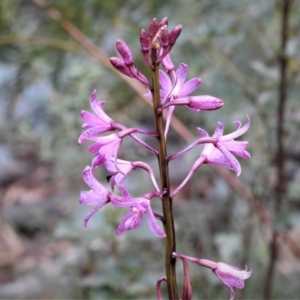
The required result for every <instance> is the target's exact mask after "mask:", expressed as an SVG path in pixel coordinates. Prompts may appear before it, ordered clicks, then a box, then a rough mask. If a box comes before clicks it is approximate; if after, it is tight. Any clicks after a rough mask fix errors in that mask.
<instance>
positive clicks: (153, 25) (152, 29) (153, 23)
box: [149, 18, 161, 38]
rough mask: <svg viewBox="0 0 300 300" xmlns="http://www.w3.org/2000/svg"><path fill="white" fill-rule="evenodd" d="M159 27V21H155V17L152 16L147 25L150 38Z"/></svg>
mask: <svg viewBox="0 0 300 300" xmlns="http://www.w3.org/2000/svg"><path fill="white" fill-rule="evenodd" d="M160 27H161V25H160V24H159V22H157V19H156V18H154V19H152V21H151V22H150V25H149V35H150V37H151V38H153V37H154V36H155V34H156V32H157V30H158V29H159V28H160Z"/></svg>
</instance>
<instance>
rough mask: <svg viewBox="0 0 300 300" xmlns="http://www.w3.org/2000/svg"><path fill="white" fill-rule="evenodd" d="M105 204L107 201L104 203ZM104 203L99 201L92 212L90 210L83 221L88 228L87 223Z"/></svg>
mask: <svg viewBox="0 0 300 300" xmlns="http://www.w3.org/2000/svg"><path fill="white" fill-rule="evenodd" d="M104 204H105V203H104ZM104 204H103V203H99V204H98V205H97V206H96V207H94V208H93V209H92V211H91V212H89V213H88V214H87V216H86V217H85V218H84V221H83V226H84V227H85V228H86V227H87V224H88V222H89V220H90V218H91V217H92V216H93V215H94V214H95V213H96V212H97V211H98V210H99V209H100V208H101V207H102V206H103V205H104Z"/></svg>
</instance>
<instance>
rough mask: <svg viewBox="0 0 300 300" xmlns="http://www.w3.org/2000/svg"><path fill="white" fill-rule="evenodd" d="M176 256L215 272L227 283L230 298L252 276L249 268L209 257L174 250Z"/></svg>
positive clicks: (231, 299)
mask: <svg viewBox="0 0 300 300" xmlns="http://www.w3.org/2000/svg"><path fill="white" fill-rule="evenodd" d="M172 255H173V257H174V258H180V259H181V260H182V261H190V262H193V263H195V264H198V265H200V266H202V267H205V268H209V269H211V270H212V271H213V273H214V274H215V275H216V276H217V277H218V278H219V279H220V280H221V282H222V283H223V284H225V285H226V286H227V287H228V288H229V290H230V300H234V296H235V290H236V289H243V288H244V286H245V280H246V279H248V278H250V276H251V274H252V271H251V270H249V271H248V269H247V267H246V269H245V270H242V269H240V268H237V267H234V266H230V265H228V264H225V263H222V262H214V261H211V260H208V259H203V258H195V257H191V256H187V255H183V254H179V253H176V252H173V254H172Z"/></svg>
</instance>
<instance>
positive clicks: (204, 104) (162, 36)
mask: <svg viewBox="0 0 300 300" xmlns="http://www.w3.org/2000/svg"><path fill="white" fill-rule="evenodd" d="M167 25H168V19H167V18H164V19H163V20H162V21H161V22H159V21H157V20H156V19H153V20H152V21H151V22H150V26H149V29H148V30H147V31H146V30H144V29H143V30H142V31H141V32H140V44H141V52H142V56H143V59H144V61H145V63H146V64H147V65H148V66H149V68H150V69H151V70H152V71H153V70H156V68H157V66H159V65H160V64H161V65H162V67H163V69H164V71H163V70H159V71H158V72H157V77H156V78H157V85H156V89H155V86H154V85H155V82H154V80H153V78H152V81H151V80H148V79H147V77H146V76H145V75H144V74H142V73H141V72H140V71H139V70H138V69H137V68H136V67H135V65H134V59H133V56H132V52H131V50H130V48H129V47H128V45H127V44H126V43H125V42H124V41H122V40H118V41H117V42H116V48H117V50H118V52H119V54H120V56H121V57H112V58H111V59H110V62H111V64H112V66H113V67H114V68H115V69H116V70H118V71H119V72H120V73H122V74H123V75H126V76H129V77H131V78H134V79H136V80H138V81H139V82H140V83H141V84H143V85H144V86H145V88H146V89H147V90H148V92H147V94H146V97H147V98H148V99H149V101H152V102H153V105H154V104H155V105H156V109H157V110H156V113H157V114H161V112H162V111H163V110H166V111H167V118H166V124H165V127H164V129H163V132H162V134H160V132H159V131H158V130H157V131H155V132H152V131H148V130H144V129H139V128H128V127H126V126H125V125H123V124H119V123H117V122H116V121H115V120H113V119H112V118H110V117H109V116H108V115H107V114H106V113H105V111H104V105H105V102H104V101H99V100H98V99H97V95H96V91H94V92H93V93H92V95H91V96H90V106H91V109H92V111H93V113H91V112H88V111H82V112H81V118H82V120H83V122H84V124H83V125H82V128H83V132H82V134H81V135H80V137H79V139H78V143H79V145H81V144H83V143H86V142H88V141H89V142H91V144H90V146H89V147H88V149H87V150H88V151H89V152H90V153H92V154H93V155H94V157H93V159H92V161H91V165H90V166H87V167H86V168H85V169H84V171H83V179H84V180H85V182H86V184H87V185H88V186H89V187H90V189H91V190H89V191H83V192H81V195H80V203H81V204H84V205H90V206H93V209H92V211H91V212H90V213H89V214H88V215H87V216H86V217H85V219H84V226H85V227H86V226H87V223H88V221H89V220H90V218H91V217H92V216H93V215H94V214H95V213H96V212H97V211H98V210H99V209H100V208H101V207H103V206H104V205H112V206H113V207H116V208H119V207H128V209H129V211H128V212H127V213H126V214H125V216H124V217H123V218H122V219H121V221H120V224H119V226H118V228H117V230H116V234H117V235H121V234H124V233H125V232H126V231H128V230H131V229H135V228H137V227H139V226H140V224H141V221H142V217H143V216H144V215H145V216H146V219H147V222H148V225H149V228H150V230H151V231H152V232H153V233H154V234H155V235H156V236H158V237H166V234H165V232H163V231H162V230H161V228H160V226H159V225H158V223H157V220H160V221H162V222H165V216H161V215H159V214H157V213H155V212H153V211H152V208H151V202H152V201H153V200H152V199H153V198H158V199H159V200H160V201H161V202H162V201H164V197H163V195H165V194H166V193H169V194H168V195H169V199H170V200H171V197H173V196H174V195H175V194H177V193H178V192H179V191H180V190H181V189H182V188H183V186H184V185H185V184H186V183H187V181H188V180H189V179H190V178H191V177H192V175H193V174H194V173H195V172H196V171H197V170H198V169H199V167H200V166H201V165H202V164H218V165H221V166H223V167H226V168H228V169H231V170H233V171H234V172H235V173H236V175H237V176H239V175H240V174H241V166H240V164H239V162H238V160H237V159H236V158H235V155H237V156H240V157H242V158H245V159H248V158H250V154H249V153H248V152H247V151H246V149H247V146H248V142H245V141H236V140H235V139H236V138H237V137H239V136H241V135H242V134H244V133H245V132H246V131H247V130H248V128H249V127H250V119H249V118H248V122H247V123H246V124H245V125H244V126H241V123H240V122H238V121H237V122H235V123H236V125H237V127H238V128H237V130H236V131H234V132H233V133H231V134H227V135H224V134H223V125H222V124H221V123H218V124H217V128H216V130H215V132H214V134H213V135H212V136H209V134H208V133H207V132H206V131H205V130H204V129H202V128H198V131H199V133H200V135H201V138H199V139H198V140H196V141H195V142H194V143H192V144H191V145H189V146H188V147H186V148H185V149H183V150H181V151H179V152H178V153H174V154H172V155H170V156H166V157H163V159H164V161H165V162H166V164H167V162H169V161H171V160H174V159H176V158H178V157H179V156H181V155H183V154H186V153H187V152H188V151H189V150H191V149H192V148H194V147H197V146H198V145H200V144H202V145H203V149H202V151H201V153H200V154H199V158H198V159H197V160H196V162H195V163H194V165H193V166H192V168H191V170H190V172H189V173H188V174H187V176H186V178H185V179H184V180H183V182H182V183H181V184H180V185H179V186H178V187H177V188H176V189H175V190H174V191H173V192H172V193H171V192H170V191H166V190H165V189H164V187H162V186H161V187H160V186H159V185H158V184H157V181H156V178H155V176H154V173H153V170H152V169H151V167H150V166H149V165H148V164H146V163H145V162H141V161H126V160H121V159H119V158H118V152H119V149H120V147H121V145H122V142H123V139H124V138H130V139H133V140H134V141H135V142H136V143H137V144H138V145H140V146H141V147H144V148H145V149H147V150H148V151H150V152H151V153H153V154H154V155H156V156H158V157H160V156H161V155H162V152H161V148H160V147H158V149H155V148H153V147H151V146H150V145H148V144H147V143H146V142H144V141H143V140H142V139H141V138H139V137H137V136H136V135H135V134H136V133H141V134H143V135H147V136H150V137H153V138H157V140H158V141H159V140H160V141H161V140H162V138H163V137H162V135H164V139H163V143H165V141H166V139H167V135H168V130H169V126H170V121H171V118H172V115H173V112H174V110H175V108H176V107H178V106H185V107H187V108H189V109H190V110H192V111H193V112H199V111H210V110H216V109H219V108H221V107H222V106H223V104H224V103H223V101H222V100H221V99H219V98H217V97H213V96H210V95H192V96H191V95H190V94H191V93H193V92H194V91H195V90H196V89H197V88H198V87H199V85H200V84H201V79H200V78H199V77H195V78H192V79H190V80H188V81H186V78H187V73H188V66H187V65H186V64H184V63H181V64H179V66H178V67H177V68H175V67H174V64H173V62H172V59H171V56H170V51H171V49H172V48H173V46H174V44H175V42H176V40H177V38H178V36H179V34H180V32H181V30H182V26H181V25H177V26H175V27H174V28H173V29H172V30H171V31H169V30H168V26H167ZM158 85H160V87H159V86H158ZM155 90H156V91H157V93H156V95H155ZM157 97H158V98H157ZM154 99H158V101H157V102H158V104H157V102H155V101H154ZM158 143H159V142H158ZM99 167H103V168H105V169H106V170H107V172H108V174H109V175H108V176H107V179H108V181H109V182H110V185H111V188H110V189H109V188H106V187H105V186H104V185H102V184H101V183H100V182H98V181H97V179H96V178H95V176H94V171H95V169H96V168H99ZM137 168H141V169H143V170H145V171H146V172H147V173H148V174H149V177H150V179H151V182H152V184H153V189H154V191H152V192H148V193H146V194H144V195H142V196H140V197H136V198H133V197H131V196H130V194H129V192H128V190H127V188H126V186H125V185H123V181H124V179H125V178H126V176H127V175H128V174H129V173H131V172H134V170H136V169H137ZM115 188H117V190H118V191H117V192H116V191H115ZM177 258H178V257H177ZM180 258H181V259H183V258H182V257H180ZM184 265H187V264H186V262H184ZM186 268H187V267H186ZM212 270H213V272H214V273H215V274H216V275H217V276H218V278H219V279H220V280H221V281H222V282H223V283H224V284H225V285H226V286H228V287H229V288H230V290H231V298H233V296H234V289H235V288H242V287H243V280H244V279H247V278H248V277H250V275H251V272H247V271H235V273H234V272H233V267H228V266H227V265H225V264H222V263H219V264H218V265H216V266H214V267H213V268H212ZM240 272H246V273H240ZM241 274H242V275H241ZM243 274H244V275H243ZM185 276H188V271H187V269H185ZM239 276H240V277H239ZM186 286H188V288H186V290H185V292H184V294H183V296H184V297H185V298H189V297H190V295H191V284H190V281H187V284H186ZM187 289H188V290H187ZM158 294H159V293H158ZM186 295H189V296H186Z"/></svg>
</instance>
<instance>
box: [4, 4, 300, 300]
mask: <svg viewBox="0 0 300 300" xmlns="http://www.w3.org/2000/svg"><path fill="white" fill-rule="evenodd" d="M299 15H300V5H299V1H297V0H295V1H291V0H282V1H272V0H241V1H234V0H226V1H221V0H219V1H210V0H201V1H199V0H185V1H179V0H172V1H169V0H166V1H159V0H153V1H138V0H127V1H121V0H110V1H99V0H88V1H71V0H52V1H50V0H49V1H46V0H43V1H42V0H32V1H31V0H1V1H0V207H1V219H0V283H1V284H0V298H1V299H155V284H156V280H157V279H158V278H159V277H161V276H163V275H164V261H163V259H164V254H163V252H164V241H163V240H161V239H157V238H156V237H155V236H153V234H152V233H151V231H150V230H149V228H148V226H147V224H143V226H142V227H141V228H139V229H137V230H134V231H131V232H128V233H126V234H125V235H124V236H121V237H116V236H115V235H114V231H115V229H116V228H117V226H118V223H119V221H120V219H121V217H122V216H123V214H124V212H125V211H126V210H125V211H123V210H122V209H114V208H112V207H110V206H107V207H104V208H102V209H101V210H100V211H99V212H98V213H97V214H96V215H95V216H94V217H93V218H92V220H91V221H90V223H89V226H88V230H87V231H85V230H84V228H83V226H82V223H83V219H84V217H85V215H86V214H87V213H88V212H89V211H90V209H91V208H90V207H85V206H81V205H79V203H78V198H79V193H80V191H81V190H88V187H87V186H86V185H85V184H84V182H83V180H82V177H81V174H82V170H83V169H84V167H85V166H86V165H89V164H90V161H91V159H92V156H91V155H90V154H88V153H87V152H86V148H87V147H86V146H85V145H84V146H81V147H79V146H78V145H77V139H78V136H79V135H80V133H81V124H82V121H81V119H80V117H79V115H80V111H81V110H82V109H85V110H90V107H89V96H90V94H91V93H92V91H93V90H94V89H97V92H98V99H100V100H105V101H106V105H105V110H106V112H107V113H108V114H109V116H111V117H112V118H113V119H115V120H116V121H118V122H119V123H123V124H124V125H126V126H128V127H131V126H135V127H142V128H147V129H153V116H152V110H151V108H150V106H149V105H148V104H147V103H146V102H145V101H144V100H143V99H142V97H141V95H143V93H144V92H145V90H144V89H143V88H141V86H139V85H138V84H137V83H136V82H134V81H131V80H128V79H126V78H124V77H122V76H120V75H119V74H117V73H116V72H114V71H113V70H112V69H111V67H110V64H109V61H108V59H109V57H111V56H117V53H116V50H115V41H116V39H123V40H125V41H126V42H127V44H128V45H129V46H130V48H131V50H132V52H133V53H134V55H135V61H136V66H137V67H138V68H139V70H140V71H141V72H143V73H144V74H145V75H146V76H148V78H150V77H149V76H150V72H149V70H148V69H147V68H146V66H145V65H144V63H143V61H142V58H141V54H140V46H139V32H140V30H141V29H142V28H145V29H147V28H148V25H149V21H150V20H151V19H152V18H154V17H156V18H158V19H159V20H160V19H162V18H163V17H164V16H168V18H169V28H170V29H171V28H173V27H174V26H175V25H177V24H182V25H183V31H182V33H181V35H180V37H179V39H178V40H177V43H176V46H175V47H174V48H173V50H172V55H171V56H172V59H173V62H174V64H175V65H176V66H178V65H179V63H181V62H185V63H186V64H188V65H189V73H188V79H191V78H193V77H198V76H200V77H201V78H202V85H201V87H200V89H198V90H197V91H196V92H195V94H202V95H205V94H208V95H213V96H216V97H219V98H221V99H223V100H224V103H225V105H224V106H223V108H222V109H221V110H218V111H213V112H200V113H198V114H193V113H192V112H191V111H190V110H187V109H184V108H182V109H178V110H176V113H175V116H176V118H177V123H175V124H173V127H172V129H171V130H170V135H169V138H168V142H169V145H168V153H170V154H171V153H174V152H176V151H178V150H180V149H182V148H183V147H185V146H187V145H188V144H189V143H190V142H191V141H193V140H195V139H196V138H197V137H198V134H197V130H196V127H202V128H205V129H206V130H207V131H208V132H209V133H210V134H212V133H213V131H214V129H215V126H216V124H217V121H220V122H222V123H223V124H224V126H225V133H230V132H232V131H233V130H235V125H234V124H232V122H233V121H236V120H240V121H241V122H242V123H243V124H244V123H245V122H246V121H247V115H249V117H250V118H251V122H252V125H251V128H250V130H249V131H248V132H247V133H246V134H245V135H244V136H243V137H242V138H241V139H242V140H248V141H249V152H250V153H251V156H252V157H251V159H250V160H248V161H245V160H242V159H239V160H240V162H241V164H242V169H243V171H242V174H241V176H240V177H239V178H236V177H235V174H234V173H233V172H231V171H228V170H224V169H222V168H220V167H215V168H213V167H212V166H209V165H205V166H204V167H202V168H201V169H200V170H199V171H198V172H197V173H196V176H195V177H193V180H192V181H191V182H189V184H188V185H187V186H186V187H185V188H184V189H183V190H182V191H181V193H180V194H178V195H177V196H176V198H175V199H174V214H175V223H176V224H175V225H176V233H177V250H178V252H180V253H184V254H186V255H190V256H195V257H202V258H207V259H210V260H214V261H222V262H226V263H228V264H231V265H235V266H238V267H240V268H244V266H245V265H247V266H248V267H249V268H250V269H252V270H253V273H252V277H251V278H250V279H249V280H247V281H246V286H245V289H243V290H241V291H238V292H237V297H236V298H237V299H300V296H299V295H300V285H299V282H300V184H299V183H300V105H299V100H300V98H299V95H300V18H299ZM149 142H152V140H149ZM199 151H200V147H198V148H197V149H195V150H194V151H191V152H190V153H188V154H187V155H185V156H184V157H181V158H180V159H178V160H176V161H175V162H172V163H171V165H170V170H171V181H172V186H173V188H175V187H176V186H177V185H178V184H179V183H180V182H181V181H182V179H183V178H184V177H185V175H186V174H187V173H188V171H189V168H190V167H191V165H192V164H193V161H194V160H195V158H196V157H197V155H199ZM120 157H121V158H123V159H128V160H143V161H146V162H147V163H148V164H150V165H151V166H153V168H154V169H155V170H156V172H157V166H156V160H155V158H154V157H153V156H152V155H151V154H149V153H148V152H146V151H144V150H143V149H139V148H138V147H136V144H135V143H134V142H132V141H130V140H129V139H126V140H125V142H124V144H123V145H122V148H121V150H120ZM106 175H107V174H106V173H105V171H104V170H99V172H98V173H97V176H98V179H99V180H100V181H101V182H103V183H105V182H106V181H105V176H106ZM105 184H106V183H105ZM126 185H127V186H128V187H129V189H130V191H131V193H132V195H134V196H138V195H143V194H144V193H147V192H149V191H150V190H151V189H152V187H151V185H150V182H149V178H148V176H147V174H146V173H145V172H136V173H134V174H131V175H130V176H129V177H128V178H127V179H126ZM154 202H155V200H154ZM155 204H156V203H154V207H155V208H156V210H157V211H158V212H159V211H160V207H159V205H157V206H155ZM157 204H159V202H158V201H157ZM177 269H178V282H179V283H181V282H182V278H183V277H182V275H183V274H182V267H181V264H180V262H179V263H178V268H177ZM190 272H191V276H192V282H193V288H194V298H193V299H228V298H229V291H228V289H227V288H226V287H224V286H223V285H222V284H221V283H220V282H219V281H218V279H217V278H215V277H214V275H213V273H212V272H211V271H210V270H208V269H204V268H200V267H199V266H192V265H190Z"/></svg>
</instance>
